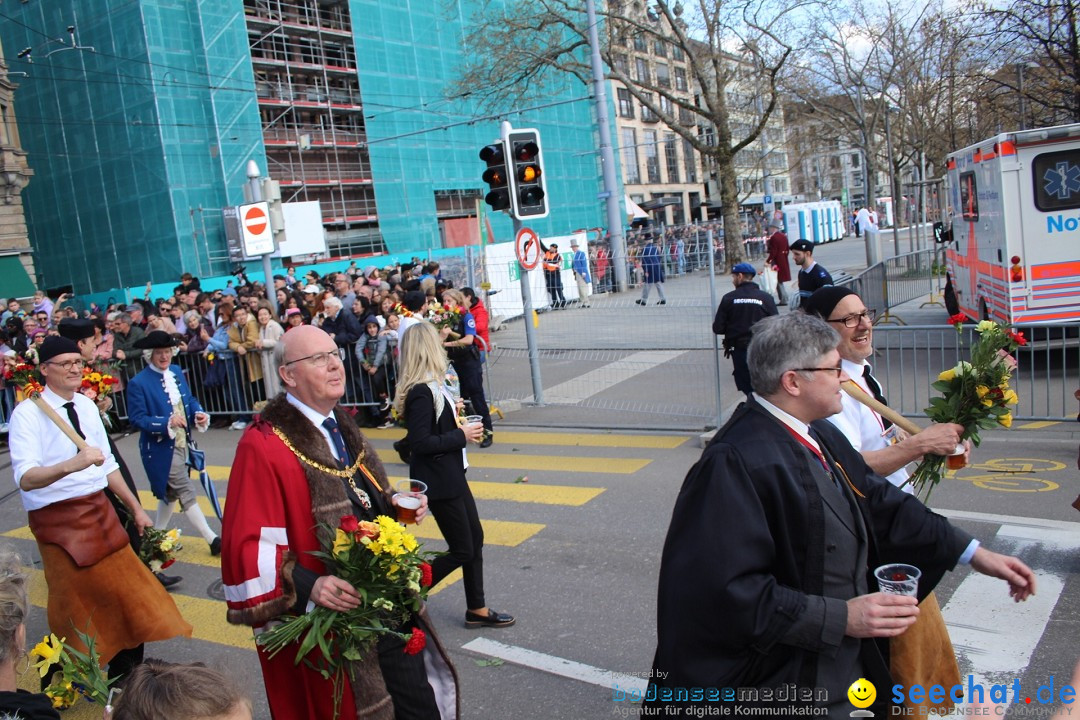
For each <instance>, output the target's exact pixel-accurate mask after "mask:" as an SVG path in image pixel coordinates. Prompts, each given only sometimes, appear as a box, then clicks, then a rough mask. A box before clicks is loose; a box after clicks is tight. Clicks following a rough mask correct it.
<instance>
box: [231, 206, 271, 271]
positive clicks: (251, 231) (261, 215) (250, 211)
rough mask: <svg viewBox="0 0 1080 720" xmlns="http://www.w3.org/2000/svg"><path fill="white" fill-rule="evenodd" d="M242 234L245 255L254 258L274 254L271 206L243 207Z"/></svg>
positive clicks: (241, 217)
mask: <svg viewBox="0 0 1080 720" xmlns="http://www.w3.org/2000/svg"><path fill="white" fill-rule="evenodd" d="M239 210H240V232H241V239H242V240H243V244H244V254H245V255H247V256H249V257H252V256H256V255H269V254H270V253H272V252H274V233H273V231H272V230H271V229H270V205H269V203H267V202H255V203H250V204H248V205H241V206H240V208H239Z"/></svg>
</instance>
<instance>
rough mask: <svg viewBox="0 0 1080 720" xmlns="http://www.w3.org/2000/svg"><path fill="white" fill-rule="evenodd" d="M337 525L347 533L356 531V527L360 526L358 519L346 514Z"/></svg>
mask: <svg viewBox="0 0 1080 720" xmlns="http://www.w3.org/2000/svg"><path fill="white" fill-rule="evenodd" d="M338 527H340V528H341V529H342V530H344V531H345V532H347V533H351V532H356V529H357V528H358V527H360V521H359V520H357V519H356V516H355V515H346V516H344V517H343V518H341V524H340V525H338Z"/></svg>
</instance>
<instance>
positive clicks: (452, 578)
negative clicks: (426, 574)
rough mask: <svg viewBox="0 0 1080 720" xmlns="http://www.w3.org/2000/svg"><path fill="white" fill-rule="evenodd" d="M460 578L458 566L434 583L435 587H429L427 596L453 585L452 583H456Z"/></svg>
mask: <svg viewBox="0 0 1080 720" xmlns="http://www.w3.org/2000/svg"><path fill="white" fill-rule="evenodd" d="M460 579H461V568H458V569H457V570H455V571H454V572H452V573H450V574H449V575H447V576H446V577H444V578H443V579H442V580H440V581H439V582H438V583H436V584H435V587H433V588H431V592H429V593H428V597H431V596H432V595H434V594H436V593H441V592H442V591H443V590H445V589H446V588H448V587H450V586H451V585H453V584H454V583H456V582H457V581H458V580H460Z"/></svg>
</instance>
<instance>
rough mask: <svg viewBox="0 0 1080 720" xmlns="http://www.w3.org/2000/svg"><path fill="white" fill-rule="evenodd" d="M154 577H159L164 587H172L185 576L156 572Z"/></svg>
mask: <svg viewBox="0 0 1080 720" xmlns="http://www.w3.org/2000/svg"><path fill="white" fill-rule="evenodd" d="M154 577H156V578H157V579H158V582H160V583H161V587H163V588H171V587H172V586H173V585H175V584H176V583H178V582H180V581H181V580H182V579H183V578H181V577H180V576H179V575H166V574H164V573H159V572H158V573H154Z"/></svg>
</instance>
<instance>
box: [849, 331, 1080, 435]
mask: <svg viewBox="0 0 1080 720" xmlns="http://www.w3.org/2000/svg"><path fill="white" fill-rule="evenodd" d="M1016 329H1018V330H1021V331H1023V332H1024V335H1025V336H1026V337H1028V338H1029V339H1030V340H1031V342H1030V343H1029V345H1028V346H1026V347H1023V348H1020V349H1019V350H1018V351H1017V352H1016V353H1015V356H1016V359H1017V363H1018V364H1017V367H1016V369H1015V370H1014V371H1013V376H1012V381H1011V385H1012V387H1013V389H1014V390H1016V393H1017V395H1018V396H1019V398H1020V402H1019V404H1018V405H1017V406H1016V408H1015V409H1013V412H1012V414H1013V418H1014V419H1015V420H1059V421H1060V420H1073V419H1075V418H1076V410H1077V405H1076V400H1075V399H1074V398H1073V391H1074V390H1076V388H1077V381H1076V377H1075V368H1076V367H1078V366H1080V324H1077V323H1070V324H1066V325H1038V326H1025V325H1018V326H1016ZM975 336H976V331H975V329H974V327H973V326H965V327H964V328H963V329H962V332H959V333H958V332H957V331H956V329H955V328H954V327H953V326H951V325H925V326H916V325H907V326H903V327H895V326H880V325H879V326H877V327H875V328H874V348H875V350H876V352H875V354H874V357H872V358H870V361H871V363H873V365H874V375H875V376H876V377H877V378H878V379H879V380H880V381H881V382H882V386H883V388H884V390H885V394H886V397H888V399H889V405H890V406H891V407H893V408H894V409H896V410H898V411H899V412H900V413H902V414H904V415H908V416H912V417H926V408H927V407H928V406H929V405H930V398H931V397H936V396H938V395H939V394H940V393H938V391H937V390H934V389H933V388H932V387H930V385H931V384H932V383H933V382H935V381H936V380H937V378H938V375H939V374H940V373H941V372H943V371H945V370H948V369H950V368H952V367H955V366H956V364H957V363H958V362H959V361H960V360H967V359H968V358H969V354H970V351H969V348H970V347H971V343H972V341H973V340H974V338H975Z"/></svg>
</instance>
